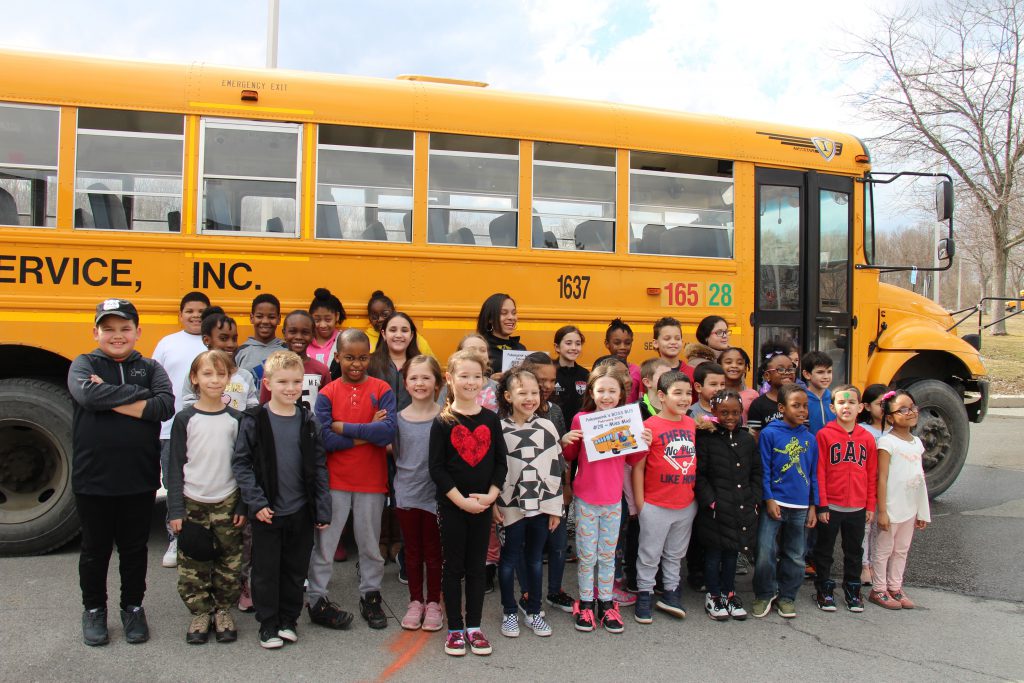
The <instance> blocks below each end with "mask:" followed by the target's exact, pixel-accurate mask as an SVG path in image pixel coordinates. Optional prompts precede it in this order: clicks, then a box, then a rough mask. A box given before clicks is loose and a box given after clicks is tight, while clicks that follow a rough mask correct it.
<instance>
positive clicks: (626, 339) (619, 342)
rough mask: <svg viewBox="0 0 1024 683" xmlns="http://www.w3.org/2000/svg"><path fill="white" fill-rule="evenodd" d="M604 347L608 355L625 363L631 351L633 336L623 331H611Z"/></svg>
mask: <svg viewBox="0 0 1024 683" xmlns="http://www.w3.org/2000/svg"><path fill="white" fill-rule="evenodd" d="M604 345H605V348H607V349H608V353H610V354H612V355H613V356H615V357H616V358H618V359H619V360H621V361H622V362H624V363H625V362H626V359H627V358H629V352H630V351H632V350H633V335H631V334H630V333H629V332H626V331H625V330H612V331H611V332H610V333H609V334H608V340H607V341H606V342H605V343H604Z"/></svg>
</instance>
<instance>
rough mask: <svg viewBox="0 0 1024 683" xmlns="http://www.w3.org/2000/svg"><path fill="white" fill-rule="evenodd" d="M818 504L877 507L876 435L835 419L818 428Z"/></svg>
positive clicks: (822, 505)
mask: <svg viewBox="0 0 1024 683" xmlns="http://www.w3.org/2000/svg"><path fill="white" fill-rule="evenodd" d="M816 438H817V440H818V505H819V506H821V507H825V506H827V505H833V506H837V507H844V508H853V509H860V508H864V509H866V510H874V509H875V504H876V503H877V498H878V476H877V473H878V451H877V450H876V449H875V437H873V436H871V433H870V432H868V431H867V430H866V429H864V428H863V427H861V426H860V425H859V424H858V425H855V426H854V428H853V431H852V432H848V431H846V429H845V428H844V427H843V426H842V425H840V424H839V422H838V421H836V420H833V421H832V422H829V423H828V424H826V425H825V426H824V427H822V428H821V430H820V431H818V434H817V437H816Z"/></svg>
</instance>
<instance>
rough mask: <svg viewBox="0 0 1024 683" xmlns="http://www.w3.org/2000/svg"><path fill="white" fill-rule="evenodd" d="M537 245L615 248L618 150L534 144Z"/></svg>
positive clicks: (534, 208) (534, 219)
mask: <svg viewBox="0 0 1024 683" xmlns="http://www.w3.org/2000/svg"><path fill="white" fill-rule="evenodd" d="M533 211H534V214H535V215H534V217H533V247H534V248H535V249H579V250H583V251H614V250H615V150H614V149H608V148H604V147H583V146H579V145H562V144H555V143H549V142H538V143H535V144H534V146H533Z"/></svg>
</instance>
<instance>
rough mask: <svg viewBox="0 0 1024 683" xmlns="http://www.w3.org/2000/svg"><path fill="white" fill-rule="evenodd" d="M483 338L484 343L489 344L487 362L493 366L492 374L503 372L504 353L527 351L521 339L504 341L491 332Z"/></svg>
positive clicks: (512, 338)
mask: <svg viewBox="0 0 1024 683" xmlns="http://www.w3.org/2000/svg"><path fill="white" fill-rule="evenodd" d="M481 336H483V338H484V341H486V342H487V360H488V361H489V362H490V364H491V374H494V373H496V372H501V357H502V351H525V350H526V347H525V346H523V345H522V344H520V343H519V337H509V338H508V339H502V338H501V337H495V336H494V335H493V334H491V333H490V332H487V333H485V334H483V335H481Z"/></svg>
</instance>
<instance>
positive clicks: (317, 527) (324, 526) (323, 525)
mask: <svg viewBox="0 0 1024 683" xmlns="http://www.w3.org/2000/svg"><path fill="white" fill-rule="evenodd" d="M329 526H330V524H314V525H313V528H314V529H316V530H317V531H323V530H324V529H326V528H327V527H329Z"/></svg>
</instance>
